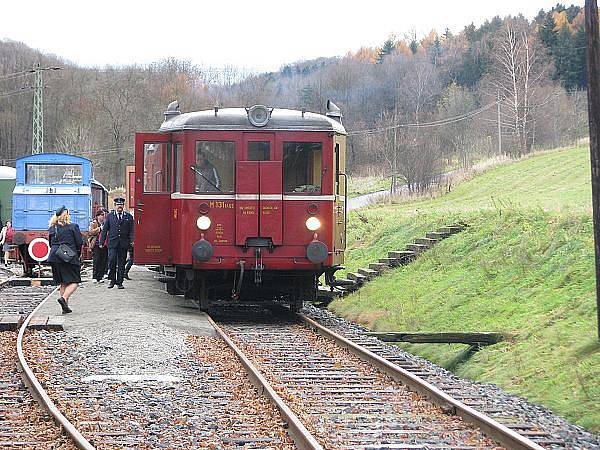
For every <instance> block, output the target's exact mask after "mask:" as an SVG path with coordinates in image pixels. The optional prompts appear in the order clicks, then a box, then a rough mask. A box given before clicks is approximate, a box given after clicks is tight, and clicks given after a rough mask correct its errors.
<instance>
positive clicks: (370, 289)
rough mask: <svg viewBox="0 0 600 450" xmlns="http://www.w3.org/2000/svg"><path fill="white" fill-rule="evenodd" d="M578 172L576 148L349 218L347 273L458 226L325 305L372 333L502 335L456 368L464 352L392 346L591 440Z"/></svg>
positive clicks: (596, 368)
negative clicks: (576, 427) (517, 399)
mask: <svg viewBox="0 0 600 450" xmlns="http://www.w3.org/2000/svg"><path fill="white" fill-rule="evenodd" d="M589 167H590V166H589V159H588V150H587V148H577V149H568V150H560V151H554V152H549V153H545V154H542V155H538V156H535V157H531V158H528V159H524V160H520V161H518V162H514V163H507V164H505V165H502V166H499V167H496V168H494V169H491V170H489V171H488V172H486V173H485V174H484V175H482V176H480V177H478V178H475V179H473V180H471V181H468V182H465V183H463V184H461V185H459V186H458V187H457V188H456V189H455V190H454V191H453V192H452V193H450V194H448V195H446V196H444V197H440V198H437V199H434V200H423V201H418V202H411V203H404V204H400V205H388V206H384V207H371V208H368V209H365V210H362V211H361V215H362V216H363V217H364V218H366V219H367V221H368V222H367V223H364V222H363V221H362V220H360V219H359V218H358V216H357V215H355V214H354V215H351V219H350V222H349V230H348V231H349V249H348V255H347V264H346V265H347V266H348V267H349V268H350V269H353V268H356V267H358V266H364V265H365V264H366V263H367V262H369V261H373V260H376V259H377V258H378V257H380V256H383V255H384V254H385V253H386V251H388V250H394V249H401V248H402V247H404V245H405V244H406V243H407V242H409V241H411V239H412V238H414V237H419V236H422V235H424V233H425V232H426V231H430V230H434V229H435V228H437V227H439V226H441V225H444V224H447V223H451V222H454V221H456V220H458V219H462V220H464V221H466V222H468V223H469V224H470V227H469V228H468V229H466V230H465V231H463V232H462V233H460V234H457V235H455V236H452V237H450V238H449V239H446V240H444V241H442V242H440V243H439V244H438V245H437V246H436V247H434V248H433V249H432V250H430V251H428V252H427V253H425V254H424V255H422V256H421V257H420V258H418V259H417V260H416V261H415V262H413V263H411V264H409V265H408V266H405V267H402V268H399V269H395V270H393V271H389V272H388V273H386V274H385V275H383V276H381V277H379V278H378V279H376V280H374V281H372V282H370V283H369V284H367V285H366V286H365V287H363V288H362V289H361V290H359V291H358V292H357V293H355V294H353V295H351V296H349V297H346V298H343V299H338V300H336V301H335V302H333V303H332V304H331V308H332V309H333V310H334V311H335V312H337V313H339V314H341V315H343V316H345V317H347V318H349V319H352V320H356V321H358V322H361V323H364V324H366V325H367V326H369V327H370V328H372V329H375V330H378V331H386V330H397V331H417V330H420V331H503V332H507V333H511V334H512V335H513V336H514V337H513V339H512V340H511V341H509V342H504V343H501V344H498V345H495V346H491V347H487V348H484V349H483V350H481V351H479V352H478V353H476V354H475V355H474V356H473V357H472V358H470V359H469V360H468V361H467V362H464V363H460V358H461V356H462V355H461V352H462V350H463V349H464V346H458V345H454V346H449V345H425V344H413V345H410V344H406V345H403V347H404V348H408V349H409V350H410V351H412V352H414V353H417V354H420V355H422V356H425V357H427V358H429V359H431V360H433V361H434V362H437V363H439V364H441V365H443V366H445V367H448V368H452V369H453V370H454V371H455V372H456V373H457V374H458V375H461V376H465V377H469V378H472V379H476V380H481V381H485V382H490V383H495V384H498V385H500V386H503V387H504V388H506V389H507V390H509V391H511V392H514V393H517V394H519V395H523V396H525V397H527V398H529V399H531V400H532V401H534V402H538V403H541V404H544V405H546V406H547V407H549V408H551V409H552V410H554V411H556V412H557V413H559V414H561V415H564V416H565V417H567V418H568V419H569V420H571V421H573V422H575V423H578V424H580V425H582V426H584V427H586V428H588V429H590V430H592V431H595V432H598V431H600V385H599V383H598V381H597V380H598V379H600V345H599V344H598V341H597V339H596V321H595V319H596V306H595V301H596V300H595V281H594V245H593V224H592V219H591V214H590V212H589V210H590V203H591V193H590V187H589V178H590V175H589V172H590V168H589Z"/></svg>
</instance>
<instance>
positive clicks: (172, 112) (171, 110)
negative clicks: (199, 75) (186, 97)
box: [164, 100, 181, 122]
mask: <svg viewBox="0 0 600 450" xmlns="http://www.w3.org/2000/svg"><path fill="white" fill-rule="evenodd" d="M164 114H165V122H166V121H167V120H171V119H172V118H173V117H175V116H178V115H179V114H181V111H179V102H178V101H177V100H174V101H172V102H171V103H169V106H167V110H166V111H165V113H164Z"/></svg>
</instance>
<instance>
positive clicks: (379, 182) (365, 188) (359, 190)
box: [348, 176, 391, 198]
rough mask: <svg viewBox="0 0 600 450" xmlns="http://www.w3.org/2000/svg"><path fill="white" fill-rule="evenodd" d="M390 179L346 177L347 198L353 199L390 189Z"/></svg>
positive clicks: (380, 177) (381, 177)
mask: <svg viewBox="0 0 600 450" xmlns="http://www.w3.org/2000/svg"><path fill="white" fill-rule="evenodd" d="M390 183H391V181H390V178H389V177H383V176H370V177H355V176H350V177H348V197H349V198H354V197H358V196H359V195H363V194H370V193H371V192H377V191H383V190H385V189H389V188H390Z"/></svg>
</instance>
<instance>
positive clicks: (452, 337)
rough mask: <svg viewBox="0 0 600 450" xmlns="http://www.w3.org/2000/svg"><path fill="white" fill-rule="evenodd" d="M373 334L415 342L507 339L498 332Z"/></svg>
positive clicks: (480, 342) (479, 342)
mask: <svg viewBox="0 0 600 450" xmlns="http://www.w3.org/2000/svg"><path fill="white" fill-rule="evenodd" d="M368 334H369V335H371V336H375V337H376V338H378V339H380V340H382V341H385V342H412V343H414V344H470V345H491V344H497V343H498V342H500V341H503V340H505V339H506V335H505V334H503V333H497V332H473V333H460V332H450V333H427V332H396V331H394V332H370V333H368Z"/></svg>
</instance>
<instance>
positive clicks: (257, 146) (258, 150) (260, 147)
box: [248, 141, 271, 161]
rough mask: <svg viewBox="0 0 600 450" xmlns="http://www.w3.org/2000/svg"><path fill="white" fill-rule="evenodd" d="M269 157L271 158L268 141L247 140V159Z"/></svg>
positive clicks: (253, 159)
mask: <svg viewBox="0 0 600 450" xmlns="http://www.w3.org/2000/svg"><path fill="white" fill-rule="evenodd" d="M269 159H271V143H270V142H268V141H266V142H262V141H251V142H248V161H268V160H269Z"/></svg>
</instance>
